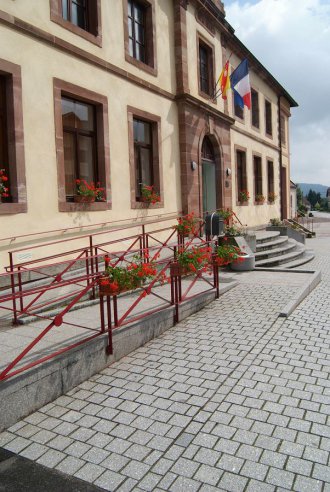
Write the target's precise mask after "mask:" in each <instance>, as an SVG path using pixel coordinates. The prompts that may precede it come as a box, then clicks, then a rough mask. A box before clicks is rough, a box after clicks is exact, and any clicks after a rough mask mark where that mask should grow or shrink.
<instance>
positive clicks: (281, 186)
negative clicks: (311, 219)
mask: <svg viewBox="0 0 330 492" xmlns="http://www.w3.org/2000/svg"><path fill="white" fill-rule="evenodd" d="M281 97H283V96H278V98H277V111H278V145H279V163H280V193H279V195H280V203H281V220H283V217H284V204H283V195H282V190H283V173H282V163H283V157H282V132H281V130H282V128H281Z"/></svg>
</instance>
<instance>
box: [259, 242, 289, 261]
mask: <svg viewBox="0 0 330 492" xmlns="http://www.w3.org/2000/svg"><path fill="white" fill-rule="evenodd" d="M296 247H297V242H296V241H294V240H293V239H288V240H287V241H286V244H285V245H284V246H283V245H282V246H281V247H279V248H270V249H267V250H263V251H258V252H257V253H255V259H256V261H261V260H264V259H267V258H273V257H274V256H281V255H285V254H287V253H290V252H292V250H295V249H296Z"/></svg>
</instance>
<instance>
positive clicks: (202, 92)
mask: <svg viewBox="0 0 330 492" xmlns="http://www.w3.org/2000/svg"><path fill="white" fill-rule="evenodd" d="M198 94H199V95H200V97H202V98H203V99H206V100H207V101H208V102H209V103H212V104H214V105H217V101H216V100H214V99H212V96H213V94H208V93H207V92H204V91H201V90H199V91H198Z"/></svg>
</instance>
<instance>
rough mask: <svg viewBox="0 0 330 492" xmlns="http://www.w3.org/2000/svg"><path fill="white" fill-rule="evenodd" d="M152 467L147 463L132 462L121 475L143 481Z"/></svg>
mask: <svg viewBox="0 0 330 492" xmlns="http://www.w3.org/2000/svg"><path fill="white" fill-rule="evenodd" d="M149 470H150V466H148V465H146V464H145V463H140V462H139V461H136V460H131V461H130V462H129V463H128V464H127V465H126V466H125V467H124V468H123V469H122V470H121V473H122V474H123V475H126V476H128V477H130V478H134V479H135V480H141V478H142V477H143V476H144V475H146V474H147V473H148V471H149Z"/></svg>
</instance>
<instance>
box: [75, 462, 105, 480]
mask: <svg viewBox="0 0 330 492" xmlns="http://www.w3.org/2000/svg"><path fill="white" fill-rule="evenodd" d="M104 472H105V469H104V468H103V467H102V466H99V465H95V464H93V463H86V465H84V466H82V467H81V468H79V470H78V471H76V473H75V474H74V476H75V477H78V478H81V479H82V480H85V481H87V482H94V481H95V480H96V479H97V478H98V477H99V476H100V475H102V473H104Z"/></svg>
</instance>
